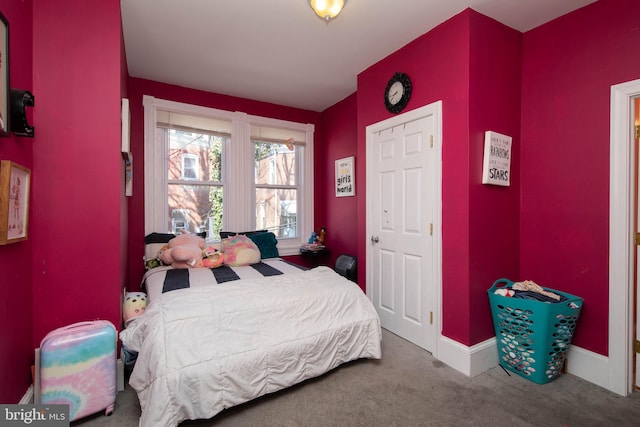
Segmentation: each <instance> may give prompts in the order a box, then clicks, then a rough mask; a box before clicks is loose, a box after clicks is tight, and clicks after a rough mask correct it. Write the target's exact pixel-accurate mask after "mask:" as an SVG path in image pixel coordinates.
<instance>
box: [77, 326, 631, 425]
mask: <svg viewBox="0 0 640 427" xmlns="http://www.w3.org/2000/svg"><path fill="white" fill-rule="evenodd" d="M382 351H383V353H382V360H380V361H374V360H359V361H355V362H351V363H348V364H346V365H343V366H341V367H339V368H337V369H335V370H333V371H331V372H329V373H328V374H326V375H323V376H322V377H319V378H315V379H312V380H309V381H306V382H304V383H302V384H299V385H297V386H294V387H292V388H289V389H287V390H283V391H280V392H278V393H274V394H272V395H268V396H264V397H262V398H259V399H256V400H254V401H252V402H248V403H246V404H243V405H240V406H237V407H235V408H231V409H228V410H226V411H224V412H222V413H220V414H218V415H217V416H216V417H214V418H212V419H210V420H197V421H185V422H183V423H182V424H181V426H185V427H187V426H265V427H266V426H305V427H310V426H509V427H510V426H536V427H537V426H558V427H563V426H568V427H570V426H580V427H585V426H587V427H588V426H637V425H640V395H639V394H638V393H635V394H634V395H632V396H630V397H626V398H623V397H619V396H618V395H616V394H613V393H611V392H609V391H607V390H605V389H603V388H600V387H598V386H595V385H593V384H591V383H589V382H586V381H584V380H582V379H580V378H578V377H575V376H573V375H570V374H563V375H561V376H560V377H559V378H558V379H556V380H555V381H552V382H551V383H548V384H545V385H539V384H535V383H533V382H531V381H529V380H526V379H524V378H521V377H519V376H516V375H511V376H509V375H507V373H505V371H504V370H502V368H500V367H496V368H494V369H491V370H489V371H488V372H485V373H483V374H481V375H478V376H476V377H473V378H469V377H467V376H465V375H463V374H461V373H459V372H457V371H456V370H454V369H453V368H450V367H448V366H446V365H445V364H443V363H442V362H439V361H437V360H435V359H434V358H433V357H432V356H431V354H429V353H428V352H425V351H424V350H422V349H420V348H419V347H416V346H415V345H413V344H411V343H409V342H407V341H405V340H403V339H401V338H399V337H397V336H395V335H393V334H391V333H389V332H387V331H383V341H382ZM139 415H140V406H139V403H138V399H137V397H136V394H135V392H134V391H133V390H132V389H131V388H130V387H129V386H128V385H127V387H126V388H125V391H123V392H121V393H119V394H118V400H117V403H116V410H115V412H114V414H113V415H112V416H110V417H106V416H104V414H97V415H94V416H92V417H89V418H85V419H83V420H79V421H76V422H74V423H73V425H74V426H76V425H77V426H86V427H90V426H114V427H115V426H136V425H137V424H138V417H139Z"/></svg>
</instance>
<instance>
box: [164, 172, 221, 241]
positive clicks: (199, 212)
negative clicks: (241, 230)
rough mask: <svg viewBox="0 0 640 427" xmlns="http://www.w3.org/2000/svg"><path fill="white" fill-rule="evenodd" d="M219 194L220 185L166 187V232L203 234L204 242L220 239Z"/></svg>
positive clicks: (172, 185)
mask: <svg viewBox="0 0 640 427" xmlns="http://www.w3.org/2000/svg"><path fill="white" fill-rule="evenodd" d="M222 193H223V191H222V187H220V186H210V185H181V184H169V209H168V225H169V231H170V232H172V233H180V232H182V231H183V230H184V231H187V232H189V233H201V232H203V231H206V232H207V240H219V239H220V230H222Z"/></svg>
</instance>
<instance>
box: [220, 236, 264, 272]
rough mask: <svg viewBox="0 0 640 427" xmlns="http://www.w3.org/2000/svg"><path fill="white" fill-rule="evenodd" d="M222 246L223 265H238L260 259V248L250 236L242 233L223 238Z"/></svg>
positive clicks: (255, 261) (253, 262)
mask: <svg viewBox="0 0 640 427" xmlns="http://www.w3.org/2000/svg"><path fill="white" fill-rule="evenodd" d="M222 247H223V248H224V263H225V265H230V266H232V267H238V266H241V265H249V264H255V263H257V262H259V261H260V249H258V246H256V244H255V243H253V241H252V240H251V239H250V238H248V237H247V236H244V235H242V234H238V235H235V236H231V237H228V238H226V239H224V240H223V241H222Z"/></svg>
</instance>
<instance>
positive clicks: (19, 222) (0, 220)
mask: <svg viewBox="0 0 640 427" xmlns="http://www.w3.org/2000/svg"><path fill="white" fill-rule="evenodd" d="M30 184H31V170H29V169H27V168H26V167H24V166H21V165H19V164H17V163H14V162H12V161H10V160H2V161H0V245H6V244H8V243H15V242H19V241H22V240H26V239H27V236H28V235H27V230H28V225H29V223H28V221H29V187H30Z"/></svg>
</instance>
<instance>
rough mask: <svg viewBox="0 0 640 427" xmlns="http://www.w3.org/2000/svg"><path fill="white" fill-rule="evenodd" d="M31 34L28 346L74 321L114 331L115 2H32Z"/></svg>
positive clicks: (117, 183) (117, 215)
mask: <svg viewBox="0 0 640 427" xmlns="http://www.w3.org/2000/svg"><path fill="white" fill-rule="evenodd" d="M33 34H34V36H33V58H34V64H33V68H34V85H33V86H34V87H33V92H34V95H35V99H36V106H35V107H34V114H35V129H36V130H35V132H36V135H37V139H36V140H35V141H34V152H33V183H32V184H33V185H32V199H31V200H32V206H31V209H32V213H33V215H32V220H31V225H32V228H31V238H30V239H29V240H30V241H31V242H32V245H33V253H32V256H33V264H32V265H33V271H32V273H33V289H34V290H33V292H34V301H33V322H34V331H33V336H32V349H33V348H34V347H36V346H38V345H39V344H40V341H41V339H42V338H43V337H44V335H45V334H46V333H47V332H49V331H50V330H52V329H55V328H58V327H61V326H65V325H68V324H71V323H74V322H79V321H84V320H92V319H106V320H109V321H111V322H112V323H114V324H115V325H116V327H118V328H119V326H120V322H121V320H120V291H121V289H122V277H124V271H123V269H124V267H123V266H122V265H121V264H120V260H121V251H122V250H123V246H124V245H123V242H122V241H121V235H122V234H121V222H122V218H121V215H122V211H123V210H122V208H121V203H122V200H123V199H122V197H121V194H122V191H123V188H122V179H121V172H122V158H121V154H120V149H121V146H120V95H121V93H122V91H123V85H122V80H123V79H122V64H121V43H122V40H121V31H120V2H119V1H118V0H103V1H100V2H86V1H84V0H47V1H43V0H36V1H35V2H34V8H33ZM13 323H14V324H15V322H13ZM31 361H33V358H31ZM24 390H25V389H24V388H22V389H20V390H18V391H19V392H20V391H21V392H23V393H24Z"/></svg>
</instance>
